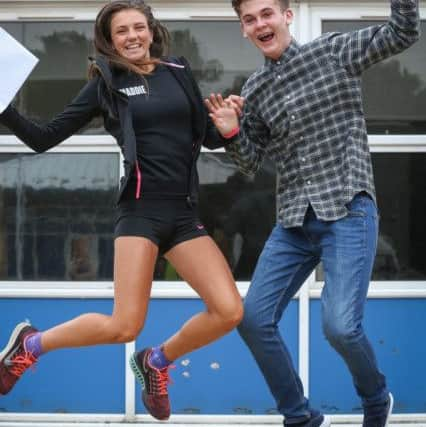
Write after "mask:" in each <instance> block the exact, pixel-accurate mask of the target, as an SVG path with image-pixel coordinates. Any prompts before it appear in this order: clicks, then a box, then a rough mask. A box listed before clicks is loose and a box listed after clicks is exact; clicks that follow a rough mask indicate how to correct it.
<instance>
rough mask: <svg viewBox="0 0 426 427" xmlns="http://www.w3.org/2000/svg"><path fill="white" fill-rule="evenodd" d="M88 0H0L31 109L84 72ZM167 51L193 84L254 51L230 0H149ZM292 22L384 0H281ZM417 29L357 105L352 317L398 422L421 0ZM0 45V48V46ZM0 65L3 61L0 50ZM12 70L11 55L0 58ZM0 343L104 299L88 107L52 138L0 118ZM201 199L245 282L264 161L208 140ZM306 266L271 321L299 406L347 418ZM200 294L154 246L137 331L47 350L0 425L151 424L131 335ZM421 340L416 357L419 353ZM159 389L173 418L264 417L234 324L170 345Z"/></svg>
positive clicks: (422, 239) (424, 156) (255, 60)
mask: <svg viewBox="0 0 426 427" xmlns="http://www.w3.org/2000/svg"><path fill="white" fill-rule="evenodd" d="M103 4H104V1H85V0H74V1H68V0H56V1H53V0H52V1H50V0H43V1H39V0H37V1H36V0H14V1H11V0H10V1H9V0H6V1H5V0H1V1H0V26H1V27H2V28H4V29H5V30H6V31H8V32H9V33H10V34H11V35H13V36H14V37H15V38H16V39H17V40H19V41H20V42H21V43H22V44H24V45H25V46H26V47H27V48H28V49H29V50H31V51H32V52H33V53H34V54H35V55H36V56H37V57H38V58H39V59H40V61H39V64H38V65H37V67H36V68H35V70H34V71H33V73H32V74H31V76H30V78H29V80H28V81H27V82H26V84H25V85H24V87H23V88H22V90H21V91H20V93H19V94H18V96H17V99H16V103H17V105H18V107H19V109H20V111H22V112H23V113H25V114H26V115H28V116H29V117H31V118H33V119H34V120H40V121H46V120H48V119H49V118H51V117H52V116H53V115H54V114H55V113H56V112H59V111H61V109H62V107H63V106H64V105H65V104H66V103H68V102H69V101H70V100H71V99H72V98H73V96H74V95H75V94H76V93H77V91H78V90H79V88H81V87H82V85H83V84H84V82H85V81H86V78H87V66H88V59H87V58H88V56H90V55H91V54H92V52H93V47H92V42H93V21H94V18H95V16H96V13H97V11H98V10H99V8H100V7H101V6H102V5H103ZM150 4H151V5H152V6H153V8H154V12H155V14H156V16H157V18H159V19H161V20H162V21H163V22H164V23H165V24H166V26H167V27H168V29H169V31H170V32H171V35H172V48H171V50H172V52H173V54H175V55H184V56H185V57H187V59H188V60H189V62H190V64H191V66H192V67H193V70H194V73H195V75H196V78H197V80H198V82H199V84H200V87H201V90H202V92H203V94H204V95H208V94H209V93H211V92H221V93H223V94H225V95H226V94H229V93H239V91H240V89H241V86H242V84H243V83H244V81H245V79H246V78H247V77H248V76H249V75H250V74H251V73H252V72H253V71H254V70H255V69H256V68H257V67H258V66H259V65H261V64H262V61H263V59H262V57H261V56H260V55H259V53H258V52H257V51H256V50H255V49H254V48H253V47H251V46H250V45H249V42H248V41H247V40H246V39H244V38H243V37H241V34H240V28H239V23H238V21H237V19H236V16H235V14H234V12H233V10H232V8H231V7H230V1H228V0H226V1H224V0H222V1H214V2H213V1H212V2H210V1H204V0H203V1H198V2H196V1H183V0H177V1H169V2H167V1H161V0H153V1H151V2H150ZM293 8H294V10H295V14H296V18H295V22H294V24H293V28H292V32H293V34H294V36H295V38H296V39H298V40H299V41H300V42H302V43H303V42H307V41H310V40H312V39H314V38H315V37H318V36H320V35H321V34H322V33H324V32H329V31H349V30H352V29H356V28H360V27H363V26H367V25H371V24H374V23H377V22H380V21H383V20H385V19H386V18H387V17H388V16H389V12H390V10H389V2H388V1H387V0H386V1H385V0H383V1H379V2H372V1H367V0H364V1H356V2H355V1H354V2H352V1H350V0H341V1H328V2H322V1H321V2H320V1H302V0H300V1H297V2H296V1H295V2H293ZM421 17H422V19H423V20H422V24H421V25H422V34H423V35H422V37H421V39H420V41H419V42H418V43H417V44H416V45H415V46H413V47H412V48H411V49H409V50H408V51H407V52H405V53H403V54H401V55H398V56H397V57H394V58H391V59H389V60H388V61H386V62H384V63H382V64H379V65H377V66H375V67H373V68H372V69H371V70H369V71H368V72H367V73H365V75H364V77H363V87H364V100H365V103H364V108H365V112H366V118H367V124H368V132H369V138H370V146H371V152H372V157H373V166H374V173H375V180H376V186H377V195H378V204H379V209H380V215H381V224H380V236H379V245H378V253H377V259H376V263H375V267H374V273H373V281H372V283H371V288H370V292H369V301H368V304H367V310H366V319H365V327H366V329H367V331H368V334H369V336H370V337H371V339H372V341H373V345H374V347H375V349H376V351H377V357H378V359H379V364H380V366H381V367H382V369H383V370H384V372H385V373H386V374H387V376H388V380H389V387H390V389H391V390H392V391H393V393H394V395H395V400H396V405H395V410H394V412H395V414H396V415H395V417H394V420H396V421H401V422H402V421H404V422H405V421H410V420H413V421H423V422H426V399H425V396H426V384H425V381H424V379H425V378H426V368H425V367H424V365H423V360H424V356H425V355H426V345H425V344H424V341H425V337H426V333H425V331H424V327H423V325H424V324H425V322H426V256H425V254H426V226H425V224H424V219H425V218H426V6H422V8H421ZM0 49H1V47H0ZM0 65H1V64H0ZM11 72H13V70H11ZM0 165H1V167H0V325H1V326H0V342H1V343H4V342H6V339H7V337H8V335H9V333H10V331H11V329H12V328H13V326H14V325H15V324H16V323H17V322H19V321H22V320H23V319H25V318H29V319H30V320H31V321H32V322H33V323H34V324H35V325H36V326H38V327H39V328H40V329H45V328H47V327H50V326H52V325H54V324H55V323H58V322H62V321H64V320H67V319H69V318H70V317H73V316H75V315H77V314H80V313H82V312H87V311H101V312H105V313H109V312H110V311H111V308H112V295H113V282H112V266H113V262H112V261H113V225H114V203H115V195H116V191H117V187H118V182H119V178H120V175H121V173H122V159H121V156H120V152H119V150H118V148H117V146H116V145H115V143H114V141H113V140H112V138H111V137H110V136H109V135H106V134H105V132H104V130H103V127H102V122H101V121H99V120H95V121H93V122H92V123H90V124H89V125H88V126H87V127H86V128H84V129H82V130H81V131H80V132H79V134H77V135H75V136H73V137H71V138H70V139H69V140H67V141H65V142H64V143H63V144H61V145H60V146H58V147H56V148H55V149H53V150H51V151H49V152H47V153H44V154H41V155H34V154H32V153H31V152H30V151H29V150H28V149H27V148H26V147H25V146H24V145H23V144H22V143H21V142H20V141H19V140H17V139H16V138H15V137H14V136H12V135H10V133H9V132H8V131H7V129H5V128H3V127H0ZM198 168H199V174H200V182H201V194H200V208H201V216H202V219H203V221H204V224H205V226H206V228H207V229H208V230H209V232H210V234H211V235H212V236H213V238H214V239H215V240H216V242H217V243H218V245H219V246H220V248H221V249H222V251H223V252H224V254H225V256H226V257H227V259H228V261H229V263H230V265H231V267H232V270H233V272H234V275H235V277H236V280H237V282H238V286H239V289H240V291H241V294H242V295H243V296H244V294H245V292H246V289H247V287H248V284H249V279H250V277H251V274H252V272H253V268H254V266H255V263H256V259H257V257H258V255H259V253H260V251H261V249H262V246H263V243H264V241H265V239H266V237H267V236H268V234H269V232H270V230H271V228H272V226H273V224H274V221H275V213H276V212H275V201H274V187H275V181H276V176H275V170H274V165H273V164H271V163H270V162H268V161H266V162H265V164H264V165H263V167H262V169H261V171H260V172H259V173H258V174H257V175H256V176H255V177H254V178H249V177H246V176H244V175H242V174H241V173H239V172H238V171H237V169H236V167H235V166H234V165H233V163H232V162H231V160H230V159H229V158H228V156H227V155H226V153H225V152H224V151H220V150H219V151H214V152H210V151H208V150H205V151H203V153H202V155H201V157H200V160H199V165H198ZM322 285H323V283H322V271H321V266H319V267H318V269H317V270H316V272H315V273H314V274H312V276H311V277H310V278H309V279H308V281H307V283H306V285H305V286H304V287H303V289H302V290H301V291H300V292H299V294H298V295H297V297H296V298H295V299H294V301H292V303H291V305H290V307H289V310H288V312H287V313H286V315H285V318H284V319H283V322H282V325H281V328H282V332H283V334H284V335H285V336H286V338H287V339H288V342H289V345H290V349H291V352H292V355H293V357H294V360H295V361H296V364H297V366H298V368H299V372H300V374H301V377H302V379H303V382H304V385H305V388H306V391H307V394H308V395H309V398H310V400H311V402H312V404H313V405H315V406H317V407H319V408H321V409H322V410H323V411H324V412H326V413H329V414H332V415H334V420H335V421H336V422H340V421H348V420H349V421H353V422H358V421H359V419H360V418H359V417H360V415H359V414H360V412H361V408H360V403H359V399H358V397H357V396H356V394H355V391H354V389H353V387H352V384H351V380H350V377H349V374H348V373H347V371H346V368H345V367H344V366H343V362H342V361H341V360H340V359H339V358H338V356H337V355H336V354H335V353H334V352H333V351H332V350H331V348H330V347H329V346H328V344H327V343H326V341H325V339H324V338H323V336H322V332H321V329H320V300H319V298H320V292H321V287H322ZM201 306H202V302H201V301H200V300H199V298H198V297H197V295H195V293H193V292H192V290H190V288H189V287H188V286H187V285H186V284H185V283H183V282H182V281H181V280H180V279H179V277H178V276H177V274H176V272H175V271H174V270H173V268H172V267H171V266H170V265H168V264H167V263H166V262H165V261H164V260H162V259H160V260H159V261H158V264H157V268H156V271H155V282H154V287H153V292H152V302H151V307H150V311H149V317H148V320H147V324H146V327H145V329H144V331H143V332H142V333H141V335H140V337H139V338H138V340H137V342H136V343H130V344H126V345H123V346H103V347H96V348H88V349H80V350H63V351H58V352H56V353H52V354H48V355H46V356H45V357H44V358H43V360H42V362H41V363H40V364H39V366H38V368H37V371H36V372H35V373H34V374H31V373H30V374H28V375H26V376H25V378H23V379H22V380H21V381H20V382H19V384H18V385H17V387H16V389H15V390H14V391H13V393H12V394H10V395H8V396H5V397H2V398H1V400H0V425H2V424H4V425H8V426H11V425H12V423H15V422H27V421H28V422H30V421H32V422H39V423H43V422H45V421H58V422H61V423H64V422H74V421H81V422H86V423H89V422H98V421H103V422H110V423H111V422H112V423H125V422H128V421H141V422H149V421H150V420H151V418H150V417H149V416H148V415H146V414H145V412H144V408H143V406H142V404H141V402H140V399H139V393H140V390H139V388H138V386H136V384H135V382H134V378H133V375H132V374H131V372H130V371H129V368H128V366H127V359H128V357H129V355H130V354H131V353H132V352H133V351H134V349H135V348H138V347H141V346H143V345H150V344H152V343H158V342H160V341H161V340H162V339H164V338H165V337H167V336H168V335H169V334H170V333H172V332H173V331H174V329H175V328H176V327H177V325H179V323H180V322H183V321H184V319H186V318H187V317H188V316H189V315H190V314H191V313H193V312H195V311H196V310H198V309H199V308H200V307H201ZM422 356H423V357H422ZM172 376H173V378H174V385H172V386H171V388H170V393H171V398H172V404H173V413H174V415H173V418H172V420H174V421H176V422H189V423H192V422H194V423H198V422H203V423H204V422H227V423H234V422H235V423H237V422H243V423H257V422H259V423H260V422H268V423H269V422H272V423H275V422H277V423H278V422H280V418H279V417H278V416H277V415H274V414H275V409H274V402H273V400H272V397H271V396H270V395H269V392H268V390H267V389H266V386H265V384H264V383H263V380H262V378H261V375H260V373H259V372H258V370H257V368H256V367H255V364H254V362H253V360H252V359H251V356H250V355H249V354H248V351H247V350H246V348H245V347H244V346H243V344H242V343H241V341H240V339H239V337H238V336H237V334H236V333H235V332H233V333H231V334H230V335H228V336H227V337H225V338H224V339H222V340H220V341H218V342H217V343H214V344H213V345H211V346H209V347H207V348H204V349H202V350H200V351H197V352H195V353H194V354H191V355H189V356H188V358H186V359H184V360H179V361H177V367H176V370H175V371H174V372H173V373H172Z"/></svg>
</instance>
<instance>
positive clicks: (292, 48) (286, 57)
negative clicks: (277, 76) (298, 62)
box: [265, 38, 300, 67]
mask: <svg viewBox="0 0 426 427" xmlns="http://www.w3.org/2000/svg"><path fill="white" fill-rule="evenodd" d="M299 52H300V45H299V43H297V41H296V40H294V39H293V38H292V39H291V42H290V45H289V46H288V48H287V49H286V50H285V51H284V52H283V53H282V54H281V56H280V57H279V58H278V59H277V60H275V59H271V58H265V66H267V67H271V66H275V65H278V64H286V63H287V62H289V61H291V60H292V59H293V58H294V57H295V56H296V55H297V54H298V53H299Z"/></svg>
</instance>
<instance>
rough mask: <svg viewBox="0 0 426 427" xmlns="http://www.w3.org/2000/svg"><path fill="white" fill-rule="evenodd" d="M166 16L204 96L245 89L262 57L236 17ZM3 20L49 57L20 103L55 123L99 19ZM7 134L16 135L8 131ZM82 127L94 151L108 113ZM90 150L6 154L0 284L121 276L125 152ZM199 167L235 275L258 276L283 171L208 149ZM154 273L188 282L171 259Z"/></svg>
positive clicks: (207, 207)
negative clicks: (249, 167)
mask: <svg viewBox="0 0 426 427" xmlns="http://www.w3.org/2000/svg"><path fill="white" fill-rule="evenodd" d="M163 22H164V23H165V25H166V26H167V27H168V29H169V31H170V34H171V40H172V43H171V49H170V50H171V53H172V54H173V55H176V56H181V55H183V56H185V57H186V58H187V59H188V61H189V62H190V64H191V68H192V70H193V72H194V75H195V77H196V80H197V81H198V83H199V85H200V89H201V91H202V93H203V95H204V96H207V95H209V94H210V93H211V92H221V93H222V94H224V95H225V96H226V95H227V94H229V93H240V91H241V87H242V85H243V83H244V82H245V80H246V79H247V77H248V76H249V75H250V74H251V73H252V72H253V71H254V70H255V69H256V68H257V67H258V66H259V65H260V64H262V62H263V58H262V56H261V55H260V54H259V53H258V51H257V50H256V49H255V48H254V47H252V46H251V44H250V43H249V42H248V41H247V40H245V39H244V38H243V37H242V36H241V31H240V26H239V23H238V22H237V21H208V22H206V21H199V22H197V21H163ZM0 25H1V26H2V27H3V28H4V29H5V30H6V31H8V32H9V33H11V35H12V36H13V37H15V38H16V39H17V40H19V41H20V42H21V43H23V44H24V45H25V46H26V47H27V48H28V49H29V50H31V51H32V52H33V53H34V54H35V55H36V56H37V57H38V58H39V59H40V62H39V63H38V65H37V67H36V68H35V70H34V71H33V73H32V74H31V76H30V78H29V80H28V81H27V82H26V83H25V85H24V87H23V88H22V90H21V91H20V93H19V94H18V96H17V99H16V104H17V107H18V109H19V110H20V111H21V112H22V113H23V114H25V115H26V116H27V117H29V118H32V119H34V120H36V121H38V122H46V121H48V120H49V119H51V118H52V117H53V116H54V115H55V114H56V113H58V112H60V111H62V109H63V107H64V106H65V105H66V104H67V103H68V102H70V101H71V100H72V99H73V98H74V97H75V95H76V94H77V93H78V91H79V90H80V88H81V87H82V86H83V85H84V84H85V82H86V80H87V67H88V60H87V57H88V56H89V55H91V54H93V52H92V45H93V36H92V33H93V23H92V22H68V21H67V22H60V21H58V22H34V21H32V22H5V23H0ZM212 39H214V40H215V43H211V40H212ZM230 41H232V42H230ZM64 52H67V54H66V55H64ZM236 58H238V60H236ZM0 133H3V134H8V133H9V131H8V130H7V129H5V128H4V127H0ZM81 133H82V134H83V135H84V137H85V143H86V142H87V146H88V147H90V144H91V141H92V139H91V138H93V137H94V136H95V135H103V134H105V130H104V128H103V123H102V119H101V118H97V119H95V120H94V121H92V123H90V124H89V125H88V126H86V128H85V129H83V130H82V131H81ZM86 138H87V139H86ZM81 151H82V153H81V154H77V153H75V154H69V153H67V154H65V153H61V154H56V153H55V154H50V153H47V154H43V155H40V156H36V157H34V156H31V155H24V156H16V155H14V154H6V153H3V154H0V161H1V162H2V164H3V168H2V171H3V172H2V173H3V174H4V175H3V176H4V177H7V181H3V180H1V181H0V182H1V183H2V184H0V185H1V186H0V191H1V193H0V194H1V196H0V197H1V200H2V206H3V209H2V212H3V215H4V217H5V221H4V222H3V224H4V230H3V232H2V234H1V235H2V236H3V239H2V243H1V244H0V252H1V253H2V254H4V257H2V261H0V262H1V267H0V280H21V279H24V280H47V281H58V280H82V281H92V280H93V281H97V280H112V265H113V262H112V258H113V227H114V207H113V205H114V197H115V192H116V187H117V186H118V181H119V176H118V175H119V173H118V172H119V156H118V155H117V154H112V153H110V154H102V155H97V154H96V155H95V154H94V153H93V151H96V147H95V148H93V147H92V148H91V150H90V151H91V153H87V154H84V151H85V148H83V146H81ZM198 166H199V174H200V184H201V188H200V214H201V218H202V220H203V222H204V223H205V225H206V228H207V230H208V231H209V233H210V235H211V236H212V237H213V238H214V239H215V240H216V242H217V243H218V245H219V247H220V248H221V249H222V251H223V253H224V254H225V256H226V258H227V260H228V262H229V264H230V266H231V268H232V269H233V271H234V274H235V276H236V278H237V279H238V280H249V279H250V277H251V275H252V272H253V269H254V267H255V264H256V260H257V257H258V255H259V253H260V251H261V249H262V247H263V243H264V241H265V240H266V238H267V236H268V234H269V232H270V230H271V228H272V225H273V223H274V221H275V198H274V197H273V195H274V188H275V172H274V169H273V167H272V165H270V164H266V165H265V166H264V167H263V169H262V171H261V172H260V173H259V174H258V175H257V176H256V177H255V178H253V179H251V178H248V177H245V176H244V175H242V174H240V173H239V172H238V171H237V168H236V166H235V165H234V164H233V163H232V161H231V160H230V159H229V158H228V156H227V154H226V153H223V152H220V153H214V154H213V153H209V152H204V153H202V154H201V157H200V160H199V165H198ZM73 168H77V169H76V173H77V175H74V174H73ZM80 172H81V174H80V175H79V173H80ZM3 182H4V183H5V184H3ZM6 182H7V184H6ZM259 217H261V218H262V221H260V222H259V221H257V219H258V218H259ZM6 219H7V220H6ZM154 279H155V280H167V281H170V280H181V279H180V278H179V277H178V275H177V274H176V272H175V270H174V269H173V268H172V267H171V266H170V265H169V264H168V263H167V262H165V261H164V260H163V259H159V261H158V263H157V266H156V270H155V274H154Z"/></svg>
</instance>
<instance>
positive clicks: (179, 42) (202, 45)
mask: <svg viewBox="0 0 426 427" xmlns="http://www.w3.org/2000/svg"><path fill="white" fill-rule="evenodd" d="M165 24H166V26H167V28H168V29H169V31H170V34H171V36H172V43H171V49H170V51H171V53H172V54H173V55H176V56H184V57H185V58H187V59H188V61H189V63H190V64H191V68H192V70H193V71H194V74H195V77H196V79H197V81H198V83H199V85H200V88H201V92H202V93H203V95H204V96H207V95H209V94H210V93H211V92H220V93H222V94H224V95H228V94H229V93H235V94H240V92H241V87H242V85H243V83H244V82H245V81H246V79H247V78H248V77H249V76H250V74H252V73H253V71H254V70H255V69H256V68H258V67H259V66H260V65H262V63H263V57H262V55H261V54H260V53H259V51H258V50H257V49H256V48H255V47H253V46H252V45H251V43H250V42H249V41H248V40H246V39H244V38H243V37H242V35H241V29H240V24H239V22H238V21H208V22H206V21H202V22H197V21H191V22H188V21H185V22H179V21H168V22H165Z"/></svg>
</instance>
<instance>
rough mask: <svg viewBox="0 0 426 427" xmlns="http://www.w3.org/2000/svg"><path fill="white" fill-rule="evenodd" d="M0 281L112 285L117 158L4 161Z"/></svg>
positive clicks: (77, 156) (92, 156)
mask: <svg viewBox="0 0 426 427" xmlns="http://www.w3.org/2000/svg"><path fill="white" fill-rule="evenodd" d="M0 165H1V167H0V219H1V220H0V254H1V255H0V280H55V281H62V280H83V281H93V280H111V279H112V266H113V262H112V256H113V254H112V248H113V244H112V239H113V224H114V210H113V206H114V203H115V196H116V190H117V182H118V179H119V167H118V166H119V156H118V155H117V154H100V153H96V154H93V153H86V154H72V153H67V154H49V153H48V154H42V155H31V154H28V155H21V156H19V157H18V156H16V155H9V154H0Z"/></svg>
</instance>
